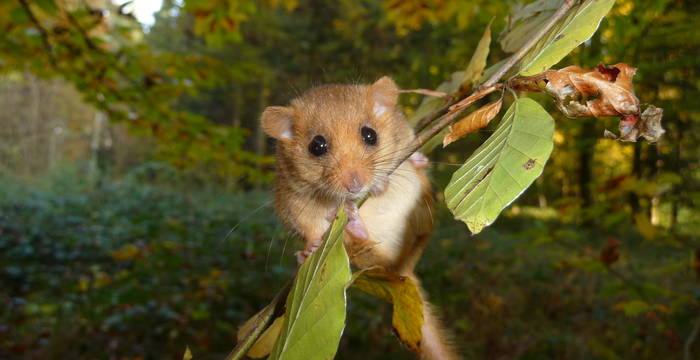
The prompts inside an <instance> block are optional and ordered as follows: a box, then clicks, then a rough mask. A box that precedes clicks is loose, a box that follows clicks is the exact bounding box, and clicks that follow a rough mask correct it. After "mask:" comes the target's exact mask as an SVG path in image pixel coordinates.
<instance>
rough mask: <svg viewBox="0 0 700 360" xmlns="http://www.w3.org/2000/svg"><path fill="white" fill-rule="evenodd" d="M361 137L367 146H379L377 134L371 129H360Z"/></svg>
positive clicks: (364, 127)
mask: <svg viewBox="0 0 700 360" xmlns="http://www.w3.org/2000/svg"><path fill="white" fill-rule="evenodd" d="M360 136H362V141H364V142H365V144H367V145H377V132H376V131H374V129H372V128H371V127H367V126H363V127H362V129H360Z"/></svg>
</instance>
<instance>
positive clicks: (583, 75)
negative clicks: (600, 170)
mask: <svg viewBox="0 0 700 360" xmlns="http://www.w3.org/2000/svg"><path fill="white" fill-rule="evenodd" d="M636 70H637V69H636V68H635V67H633V66H630V65H628V64H625V63H618V64H615V65H612V66H605V65H603V64H599V65H598V66H596V67H595V68H594V69H591V70H587V69H583V68H581V67H578V66H568V67H565V68H563V69H560V70H548V71H545V72H543V73H541V74H538V75H535V76H531V77H526V78H521V79H517V80H516V81H513V82H511V84H510V85H511V87H513V88H515V89H516V90H524V91H544V92H546V93H547V94H549V95H550V96H552V97H553V98H554V101H555V103H556V105H557V107H558V108H559V110H561V112H562V113H564V115H566V116H567V117H570V118H575V117H603V116H615V117H620V125H619V127H620V135H619V136H618V135H615V134H613V133H612V132H610V131H607V130H606V131H605V133H604V136H605V137H606V138H611V139H616V140H620V141H637V139H638V138H639V137H644V138H645V139H646V140H648V141H651V142H655V141H658V140H659V138H660V137H661V135H662V134H663V133H664V129H663V128H662V127H661V118H662V115H663V109H660V108H657V107H655V106H653V105H651V106H649V107H648V108H647V110H645V111H644V113H642V114H641V115H640V112H641V109H640V105H639V99H637V96H636V95H635V94H634V88H633V84H632V77H633V76H634V73H635V72H636Z"/></svg>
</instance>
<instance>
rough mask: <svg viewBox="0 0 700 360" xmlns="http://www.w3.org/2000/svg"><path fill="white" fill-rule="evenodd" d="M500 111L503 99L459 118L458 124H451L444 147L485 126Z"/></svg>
mask: <svg viewBox="0 0 700 360" xmlns="http://www.w3.org/2000/svg"><path fill="white" fill-rule="evenodd" d="M499 111H501V100H498V101H496V102H494V103H491V104H488V105H484V106H482V107H481V108H479V109H478V110H476V111H474V112H473V113H471V114H469V115H467V116H466V117H465V118H463V119H462V120H459V121H458V122H457V123H456V124H454V125H452V126H450V132H449V133H447V134H446V135H445V137H444V138H443V139H442V147H445V146H447V145H449V144H451V143H452V142H454V141H456V140H459V139H461V138H463V137H464V136H466V135H467V134H470V133H473V132H475V131H477V130H479V129H481V128H483V127H485V126H486V125H488V124H489V122H490V121H491V119H493V118H494V117H495V116H496V115H498V112H499Z"/></svg>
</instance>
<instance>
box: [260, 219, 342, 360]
mask: <svg viewBox="0 0 700 360" xmlns="http://www.w3.org/2000/svg"><path fill="white" fill-rule="evenodd" d="M346 224H347V217H346V216H345V210H344V206H340V208H339V210H338V216H337V218H336V220H335V221H334V222H333V224H332V225H331V229H330V233H329V235H328V238H327V239H326V241H324V242H323V244H322V245H321V247H320V248H319V249H318V250H316V251H315V252H314V253H313V254H311V256H309V257H308V258H307V259H306V261H304V263H303V264H302V265H301V266H300V267H299V271H298V272H297V276H296V277H295V279H294V285H293V286H292V289H291V290H290V292H289V295H288V296H287V302H286V309H287V311H286V313H285V316H284V321H283V325H282V330H281V332H280V335H279V337H278V338H277V342H275V346H274V347H273V348H272V353H271V354H270V359H291V360H295V359H300V360H301V359H303V360H315V359H319V360H321V359H332V358H333V357H334V356H335V353H336V351H337V350H338V344H339V343H340V335H341V334H342V332H343V329H344V327H345V317H346V311H345V310H346V309H345V307H346V303H345V287H346V284H347V283H348V281H349V280H350V260H349V259H348V254H347V253H346V252H345V246H344V243H343V234H344V231H345V225H346Z"/></svg>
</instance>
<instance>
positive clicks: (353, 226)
mask: <svg viewBox="0 0 700 360" xmlns="http://www.w3.org/2000/svg"><path fill="white" fill-rule="evenodd" d="M345 212H346V213H347V216H348V224H347V225H345V231H347V232H348V233H349V234H350V235H351V236H352V237H354V238H356V239H358V240H367V239H368V238H369V233H368V232H367V227H366V226H365V223H364V222H362V218H361V217H360V210H359V209H358V208H357V204H355V203H354V202H352V201H347V202H345Z"/></svg>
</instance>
